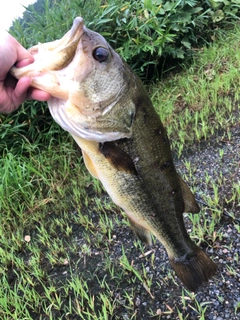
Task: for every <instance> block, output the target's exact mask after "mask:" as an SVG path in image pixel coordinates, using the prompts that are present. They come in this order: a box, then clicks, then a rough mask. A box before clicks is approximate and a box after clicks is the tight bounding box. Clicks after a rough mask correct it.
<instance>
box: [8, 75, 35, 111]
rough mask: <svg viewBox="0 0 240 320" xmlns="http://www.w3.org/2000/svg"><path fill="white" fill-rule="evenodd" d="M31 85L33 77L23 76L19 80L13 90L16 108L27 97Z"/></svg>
mask: <svg viewBox="0 0 240 320" xmlns="http://www.w3.org/2000/svg"><path fill="white" fill-rule="evenodd" d="M30 85H31V79H30V78H28V77H23V78H21V79H20V80H19V81H18V82H17V85H16V87H15V89H14V90H13V91H12V102H13V104H14V107H15V109H17V108H18V107H19V106H20V104H21V103H23V102H24V101H25V100H26V99H27V91H28V88H29V86H30Z"/></svg>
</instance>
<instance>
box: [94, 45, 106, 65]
mask: <svg viewBox="0 0 240 320" xmlns="http://www.w3.org/2000/svg"><path fill="white" fill-rule="evenodd" d="M93 58H94V59H95V60H97V61H98V62H104V61H106V60H107V58H108V50H107V49H105V48H103V47H98V48H96V49H95V50H94V51H93Z"/></svg>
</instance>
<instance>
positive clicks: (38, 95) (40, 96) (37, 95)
mask: <svg viewBox="0 0 240 320" xmlns="http://www.w3.org/2000/svg"><path fill="white" fill-rule="evenodd" d="M29 98H30V99H33V100H38V101H48V100H49V99H50V98H51V95H50V94H49V93H48V92H45V91H42V90H39V89H34V88H30V89H29V90H28V99H29Z"/></svg>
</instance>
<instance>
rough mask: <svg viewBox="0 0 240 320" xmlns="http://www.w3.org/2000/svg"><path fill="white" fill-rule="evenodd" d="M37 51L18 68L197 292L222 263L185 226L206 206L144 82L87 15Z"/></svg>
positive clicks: (140, 228)
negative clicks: (181, 166)
mask: <svg viewBox="0 0 240 320" xmlns="http://www.w3.org/2000/svg"><path fill="white" fill-rule="evenodd" d="M38 48H39V52H38ZM98 50H99V51H98ZM30 52H32V53H33V54H34V57H35V62H34V63H32V64H31V65H28V66H26V67H23V68H15V67H13V68H12V70H11V74H12V75H13V76H15V77H16V78H18V79H19V78H21V77H23V76H29V77H31V78H32V86H34V87H37V88H39V89H42V90H45V91H47V92H49V93H50V94H51V95H52V98H51V99H50V100H49V101H48V105H49V108H50V112H51V114H52V116H53V118H54V119H55V120H56V122H58V123H59V125H60V126H62V127H63V129H64V130H67V131H68V132H69V133H70V134H71V135H72V136H73V138H74V139H75V141H76V142H77V144H78V145H79V147H80V148H81V149H82V154H83V158H84V162H85V164H86V167H87V169H88V170H89V172H90V173H91V174H92V175H93V176H94V177H95V178H97V179H99V180H100V181H101V182H102V184H103V186H104V187H105V189H106V191H107V192H108V194H109V195H110V197H111V198H112V200H113V201H114V202H115V203H116V205H118V206H119V207H121V208H122V210H124V211H125V213H126V214H127V216H128V218H129V221H130V225H131V227H132V229H133V231H134V232H135V233H136V235H137V236H138V237H139V238H140V239H141V240H142V241H144V242H146V243H148V244H150V243H151V234H153V235H154V236H156V237H157V239H158V240H159V241H160V242H161V243H162V244H163V245H164V247H165V249H166V250H167V253H168V256H169V260H170V263H171V265H172V267H173V269H174V270H175V272H176V274H177V276H178V277H179V278H180V280H181V281H182V282H183V284H184V285H185V286H186V287H187V288H188V289H189V290H192V291H196V290H197V289H198V288H199V287H200V286H201V285H202V284H203V282H205V281H208V280H209V279H210V278H211V277H212V276H213V275H214V273H215V272H216V265H215V263H214V262H213V261H212V260H211V259H210V258H209V257H208V256H207V255H206V254H205V253H204V252H203V251H202V250H201V249H200V248H199V247H198V246H197V245H196V244H195V243H194V242H193V241H192V240H191V238H190V236H189V235H188V233H187V231H186V228H185V225H184V221H183V212H192V213H198V212H199V207H198V204H197V203H196V201H195V198H194V195H193V194H192V192H191V191H190V189H189V188H188V186H187V185H186V183H185V182H184V181H183V180H182V178H181V177H180V176H179V175H178V173H177V172H176V169H175V167H174V163H173V159H172V154H171V150H170V144H169V141H168V137H167V133H166V130H165V128H164V127H163V125H162V123H161V120H160V118H159V116H158V115H157V113H156V111H155V109H154V107H153V105H152V102H151V100H150V98H149V96H148V93H147V91H146V90H145V88H144V86H143V84H142V82H141V80H140V79H139V78H138V77H137V76H136V75H135V74H134V73H133V71H132V70H131V69H130V67H129V66H128V65H127V64H126V63H125V62H124V61H123V60H122V59H121V58H120V57H119V55H118V54H117V53H116V52H115V51H114V50H113V49H112V48H111V47H110V46H109V44H108V43H107V42H106V40H105V39H104V38H103V37H102V36H101V35H99V34H98V33H96V32H94V31H91V30H89V29H87V28H86V27H85V26H84V22H83V19H82V18H81V17H77V18H76V19H75V20H74V22H73V26H72V28H71V30H70V31H69V32H68V33H67V34H66V35H65V36H63V38H62V39H60V40H57V41H56V42H55V41H52V42H50V43H45V44H41V45H39V46H34V47H33V48H32V49H31V48H30ZM45 54H46V59H44V55H45Z"/></svg>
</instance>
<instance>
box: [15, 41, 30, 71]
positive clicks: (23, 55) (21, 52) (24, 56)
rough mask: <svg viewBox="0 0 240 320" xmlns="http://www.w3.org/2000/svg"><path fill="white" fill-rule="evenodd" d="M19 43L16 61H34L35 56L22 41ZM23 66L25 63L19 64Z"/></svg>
mask: <svg viewBox="0 0 240 320" xmlns="http://www.w3.org/2000/svg"><path fill="white" fill-rule="evenodd" d="M17 44H18V45H17V59H16V63H18V62H19V63H20V64H21V63H22V60H26V61H29V63H32V62H33V61H34V58H33V56H32V55H31V54H30V53H29V52H28V51H27V50H26V49H25V48H24V47H23V46H22V45H21V44H20V43H17ZM29 63H28V64H29ZM25 65H26V64H25ZM21 66H24V65H19V67H21Z"/></svg>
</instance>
